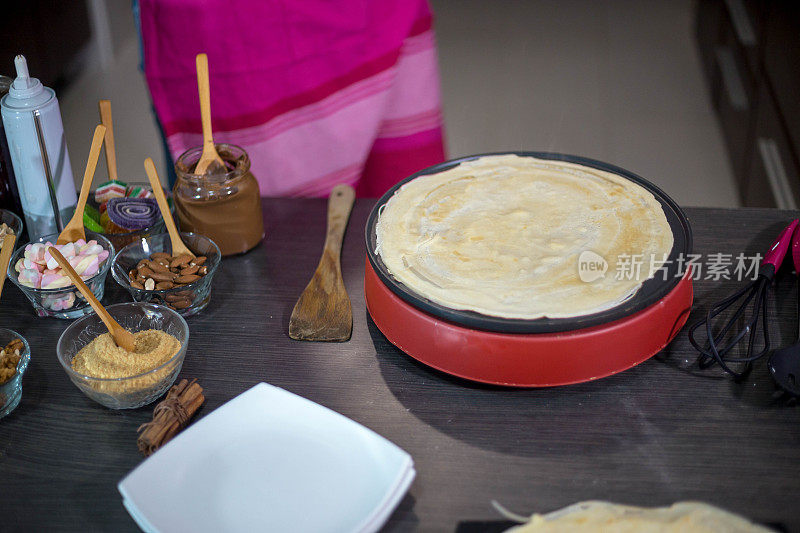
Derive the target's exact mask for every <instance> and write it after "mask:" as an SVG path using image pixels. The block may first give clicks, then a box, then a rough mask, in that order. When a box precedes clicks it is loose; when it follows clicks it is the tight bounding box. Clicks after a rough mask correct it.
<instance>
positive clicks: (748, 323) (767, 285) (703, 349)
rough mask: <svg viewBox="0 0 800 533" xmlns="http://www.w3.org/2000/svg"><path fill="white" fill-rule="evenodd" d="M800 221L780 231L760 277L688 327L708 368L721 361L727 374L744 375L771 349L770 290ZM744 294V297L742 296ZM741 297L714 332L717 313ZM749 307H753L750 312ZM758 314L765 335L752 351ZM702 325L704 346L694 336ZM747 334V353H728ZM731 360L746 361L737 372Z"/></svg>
mask: <svg viewBox="0 0 800 533" xmlns="http://www.w3.org/2000/svg"><path fill="white" fill-rule="evenodd" d="M798 222H800V221H798V220H793V221H792V223H791V224H789V225H788V226H787V227H786V228H785V229H784V230H783V231H782V232H781V234H780V236H779V237H778V240H776V241H775V243H774V244H773V245H772V247H771V248H770V249H769V251H768V252H767V254H766V255H765V257H764V260H763V261H762V263H761V266H760V267H759V270H758V277H757V278H756V279H755V280H753V281H752V282H750V283H748V284H747V285H746V286H745V287H744V288H742V289H740V290H738V291H736V292H735V293H733V294H731V295H730V296H728V297H727V298H725V299H724V300H722V301H721V302H719V303H718V304H716V305H715V306H714V307H712V308H711V309H710V310H709V311H708V313H707V314H706V316H705V318H703V319H701V320H699V321H697V322H696V323H694V324H692V326H691V327H690V328H689V342H691V343H692V346H694V347H695V348H696V349H697V351H699V352H700V357H699V358H698V360H697V362H698V364H699V365H700V368H709V367H711V366H713V365H714V364H718V365H719V366H720V367H721V368H722V369H723V370H724V371H725V372H727V373H728V374H731V375H732V376H734V377H735V378H736V379H741V378H743V377H744V376H746V375H747V373H748V372H749V371H750V368H751V365H752V363H753V362H754V361H756V360H757V359H759V358H761V357H763V356H764V355H765V354H766V353H767V352H768V351H769V345H770V344H769V317H768V316H767V315H768V314H767V301H768V299H769V292H770V289H771V287H772V282H773V280H774V279H775V273H776V272H777V271H778V268H779V267H780V265H781V263H782V262H783V258H784V256H785V255H786V251H787V250H788V249H789V243H790V242H791V239H792V233H794V231H795V228H797V226H798ZM742 298H744V299H743V300H742ZM739 300H741V302H740V303H739V304H738V307H737V308H736V311H735V312H734V313H733V315H732V316H731V317H730V318H729V319H728V321H727V323H725V325H724V326H723V327H722V329H720V330H719V331H718V332H717V333H716V334H715V333H714V328H713V326H714V321H715V319H716V318H717V316H719V315H720V314H722V313H725V312H726V311H727V310H728V309H729V308H731V307H732V306H734V305H735V304H736V302H737V301H739ZM748 308H749V309H750V311H749V314H748ZM746 314H747V315H748V316H747V318H746V319H745V322H744V327H743V328H742V329H741V330H740V331H738V332H737V333H735V334H734V333H732V332H731V330H733V328H734V327H735V326H736V325H737V324H739V323H740V320H741V319H742V317H744V316H745V315H746ZM759 318H760V319H761V328H760V329H761V333H762V337H763V347H762V348H761V350H759V351H758V352H756V353H753V351H754V349H755V346H756V341H757V339H758V330H759ZM703 325H705V331H706V343H705V346H701V345H700V343H699V342H697V340H696V339H695V332H696V331H697V330H698V329H699V328H700V327H701V326H703ZM729 332H731V335H730V337H731V338H730V339H729V340H728V341H727V342H725V338H726V336H728V334H729ZM745 337H747V352H746V354H745V356H744V357H729V356H728V353H729V352H730V351H731V350H732V349H733V348H734V346H736V345H737V344H739V343H740V342H741V341H742V339H744V338H745ZM731 364H734V365H740V364H741V365H743V367H742V368H743V370H741V371H740V372H737V371H736V370H734V369H733V368H731V366H730V365H731Z"/></svg>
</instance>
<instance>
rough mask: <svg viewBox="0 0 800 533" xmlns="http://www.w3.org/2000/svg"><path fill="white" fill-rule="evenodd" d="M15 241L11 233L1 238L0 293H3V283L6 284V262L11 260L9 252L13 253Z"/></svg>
mask: <svg viewBox="0 0 800 533" xmlns="http://www.w3.org/2000/svg"><path fill="white" fill-rule="evenodd" d="M15 242H17V236H16V235H14V234H13V233H12V234H10V235H6V236H5V238H3V251H2V252H0V295H2V294H3V285H5V284H6V274H7V273H8V263H9V261H11V254H13V253H14V243H15Z"/></svg>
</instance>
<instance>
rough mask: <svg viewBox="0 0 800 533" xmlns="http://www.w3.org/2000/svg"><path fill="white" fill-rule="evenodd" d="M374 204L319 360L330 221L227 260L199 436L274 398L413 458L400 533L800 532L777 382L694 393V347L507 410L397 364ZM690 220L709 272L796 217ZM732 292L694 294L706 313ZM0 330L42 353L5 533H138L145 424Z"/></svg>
mask: <svg viewBox="0 0 800 533" xmlns="http://www.w3.org/2000/svg"><path fill="white" fill-rule="evenodd" d="M372 204H373V202H372V201H368V200H359V201H358V202H357V204H356V206H355V208H354V211H353V215H352V218H351V221H350V227H349V230H348V233H347V236H346V238H345V244H344V251H343V264H342V268H343V271H344V278H345V285H346V286H347V290H348V292H349V294H350V297H351V299H352V303H353V314H354V327H353V338H352V340H350V341H349V342H346V343H341V344H326V343H306V342H296V341H292V340H290V339H289V337H288V334H287V324H288V320H289V315H290V313H291V310H292V307H293V305H294V302H295V300H296V298H297V297H298V295H299V294H300V292H301V291H302V290H303V288H304V287H305V284H306V283H307V281H308V279H309V278H310V276H311V274H312V272H313V271H314V268H315V267H316V263H317V260H318V257H319V254H320V252H321V250H322V242H323V238H324V226H325V206H326V201H325V200H321V199H320V200H266V201H265V202H264V217H265V220H266V228H267V238H266V240H265V242H264V243H263V244H262V245H261V246H259V247H258V248H256V249H255V250H253V251H251V252H250V253H248V254H246V255H244V256H241V257H235V258H231V259H226V260H224V262H223V264H222V268H221V271H220V272H219V273H218V274H217V277H216V279H215V280H214V289H213V296H212V300H211V303H210V304H209V306H208V308H207V309H206V310H205V311H204V312H203V313H201V314H200V315H198V316H196V317H192V318H190V319H189V325H190V328H191V338H190V343H189V351H188V355H187V357H186V362H185V364H184V366H183V371H182V373H181V375H182V376H184V377H197V378H199V380H200V382H201V384H202V385H203V387H204V388H205V390H206V395H207V398H208V399H207V402H206V404H205V405H204V407H203V408H202V410H201V411H200V414H199V416H203V415H205V414H208V413H209V412H211V411H212V410H213V409H215V408H217V407H218V406H220V405H221V404H222V403H224V402H226V401H228V400H230V399H231V398H233V397H234V396H236V395H237V394H239V393H241V392H243V391H245V390H246V389H248V388H250V387H251V386H253V385H254V384H256V383H258V382H260V381H265V382H267V383H271V384H273V385H277V386H279V387H283V388H285V389H287V390H289V391H291V392H294V393H296V394H299V395H301V396H304V397H306V398H309V399H311V400H313V401H315V402H318V403H320V404H322V405H325V406H327V407H330V408H331V409H334V410H336V411H338V412H340V413H342V414H344V415H345V416H348V417H350V418H352V419H354V420H356V421H357V422H360V423H361V424H364V425H365V426H367V427H369V428H371V429H373V430H375V431H376V432H378V433H379V434H381V435H383V436H385V437H386V438H388V439H389V440H391V441H393V442H395V443H396V444H398V445H399V446H400V447H402V448H403V449H405V450H406V451H408V452H409V453H410V454H411V455H412V456H413V458H414V461H415V464H416V469H417V478H416V480H415V481H414V483H413V485H412V486H411V490H410V491H409V493H408V495H407V496H406V497H405V498H404V499H403V501H402V503H401V504H400V506H399V507H398V509H397V511H396V512H395V513H394V514H393V516H392V517H391V519H390V522H389V524H388V525H387V527H386V530H388V531H410V530H425V531H453V530H460V531H485V530H493V529H496V526H497V524H492V523H489V524H484V522H492V521H497V520H500V519H501V517H499V516H498V515H497V514H496V512H495V511H494V510H493V509H492V507H491V505H490V501H491V500H497V501H499V502H501V503H502V504H503V505H505V506H506V507H507V508H509V509H511V510H513V511H516V512H518V513H523V514H527V513H532V512H536V511H538V512H547V511H551V510H554V509H557V508H560V507H563V506H566V505H568V504H571V503H574V502H577V501H580V500H587V499H607V500H612V501H616V502H622V503H628V504H634V505H666V504H670V503H672V502H675V501H678V500H703V501H706V502H709V503H712V504H716V505H719V506H722V507H725V508H727V509H730V510H732V511H735V512H739V513H742V514H744V515H746V516H749V517H750V518H752V519H754V520H756V521H759V522H765V523H772V524H777V525H778V526H779V527H782V528H783V529H784V530H787V531H800V507H799V506H798V495H799V494H800V406H796V405H792V404H791V403H787V402H786V401H785V400H784V399H776V398H775V397H774V393H775V387H774V385H773V384H772V382H771V380H770V378H769V375H768V372H767V369H766V366H765V364H764V363H765V362H763V361H762V362H761V363H759V364H758V365H757V366H756V368H755V369H754V371H753V373H752V375H751V377H750V378H749V379H748V380H747V381H746V382H745V383H743V384H736V383H733V382H732V381H731V380H730V379H728V378H727V377H724V376H721V375H720V373H719V372H714V371H711V372H708V373H700V372H698V371H697V370H696V369H695V368H694V367H693V362H694V360H695V354H694V352H693V351H692V349H691V346H690V345H689V343H688V341H687V339H686V335H685V332H682V333H681V334H680V335H679V337H678V338H677V339H676V340H675V341H674V342H673V343H672V345H671V346H669V347H668V348H667V349H666V350H664V351H663V352H662V353H660V354H659V355H657V356H656V357H654V358H653V359H650V360H649V361H646V362H645V363H643V364H641V365H639V366H637V367H635V368H633V369H631V370H628V371H626V372H623V373H621V374H618V375H616V376H612V377H609V378H606V379H602V380H599V381H596V382H593V383H585V384H581V385H573V386H568V387H559V388H551V389H539V390H536V389H530V390H512V389H503V388H498V387H490V386H483V385H478V384H475V383H470V382H466V381H463V380H460V379H456V378H452V377H449V376H447V375H444V374H442V373H439V372H436V371H433V370H431V369H429V368H427V367H425V366H423V365H421V364H418V363H416V362H415V361H414V360H412V359H410V358H409V357H407V356H406V355H404V354H403V353H402V352H400V351H399V350H397V349H396V348H394V347H393V346H392V345H391V344H389V343H388V342H387V340H386V339H385V338H384V337H383V336H382V335H381V333H380V331H378V329H377V328H376V327H375V325H374V324H373V323H372V322H371V320H370V319H369V318H368V316H367V313H366V308H365V304H364V293H363V286H362V284H363V268H364V250H365V245H364V235H363V228H364V224H365V221H366V218H367V214H368V213H369V210H370V208H371V206H372ZM687 214H688V215H689V218H690V219H691V222H692V227H693V229H694V237H695V251H696V252H698V253H702V254H709V253H716V252H722V253H732V254H737V253H739V252H748V253H755V252H762V253H763V251H764V250H765V249H766V248H767V247H768V246H769V245H770V244H771V242H772V240H773V238H774V237H775V236H776V235H777V234H778V233H779V231H780V229H781V228H782V227H783V226H784V225H785V224H786V223H787V222H788V221H789V219H790V218H791V216H792V213H787V212H781V211H776V210H755V209H747V210H745V209H738V210H721V209H687ZM735 286H737V283H736V282H714V281H705V280H701V281H698V282H696V285H695V287H696V305H697V307H698V308H699V309H704V308H705V307H706V306H707V305H708V303H709V302H710V300H711V299H712V298H714V297H718V296H720V295H722V294H724V293H725V292H727V291H728V290H730V289H731V288H733V287H735ZM106 287H107V295H106V297H105V299H104V301H105V302H106V303H113V302H118V301H123V300H125V299H127V293H124V292H123V291H122V290H120V289H119V287H117V286H116V284H115V282H114V281H113V280H112V279H111V277H110V276H109V279H108V281H107V283H106ZM794 291H795V280H794V279H793V278H792V277H791V275H789V274H785V275H784V276H783V277H782V278H781V279H780V283H779V285H778V290H777V291H776V298H775V299H774V301H773V307H774V311H775V315H774V316H775V318H774V319H773V320H772V322H771V323H772V325H773V330H774V333H773V339H774V341H775V342H776V343H777V344H784V343H789V342H793V341H794V338H795V335H796V328H797V325H796V318H795V292H794ZM694 316H697V313H696V312H695V314H694ZM690 320H691V319H690ZM0 323H2V324H3V326H5V327H10V328H12V329H15V330H17V331H19V332H20V333H21V334H23V335H24V336H25V337H26V338H27V339H28V341H29V342H30V344H31V347H32V352H33V354H32V358H31V363H30V366H29V368H28V371H27V374H26V375H25V379H24V393H23V397H22V402H21V403H20V405H19V407H18V408H17V409H16V411H14V412H13V413H12V414H11V415H9V416H8V417H6V418H5V419H2V420H0V530H2V531H44V530H47V531H126V530H128V531H133V530H136V526H135V524H134V522H133V521H132V520H131V519H130V517H129V516H128V514H127V512H125V510H124V508H123V507H122V503H121V498H120V495H119V494H118V492H117V489H116V484H117V482H118V481H119V480H120V479H121V478H122V477H123V476H124V475H125V474H126V473H128V472H129V471H130V470H131V469H132V468H134V467H135V466H136V465H137V464H138V463H139V462H140V461H141V460H142V457H141V456H140V455H139V453H138V451H137V449H136V428H137V426H139V424H141V423H143V422H145V421H146V420H148V419H149V418H150V416H151V413H152V406H150V407H149V408H147V407H145V408H141V409H136V410H131V411H112V410H109V409H106V408H105V407H102V406H100V405H99V404H96V403H94V402H93V401H91V400H89V399H88V398H87V397H85V396H84V395H83V394H82V393H81V392H80V391H78V389H77V388H75V386H73V385H72V383H71V382H70V381H69V380H68V379H67V376H66V375H65V373H64V371H63V369H62V368H61V367H60V366H59V364H58V362H57V361H56V354H55V346H56V340H57V339H58V336H59V334H60V333H61V332H62V330H63V329H64V328H65V327H66V326H67V322H64V321H61V320H56V319H41V318H37V317H35V316H34V315H33V312H32V310H31V307H30V306H29V305H28V302H27V301H26V300H25V299H24V297H23V296H22V294H21V293H20V292H19V290H17V289H16V288H15V287H13V286H11V285H10V284H7V286H6V289H5V292H4V294H3V301H2V305H0ZM332 489H334V490H335V488H333V487H332ZM309 512H314V510H313V509H309ZM492 526H495V527H492Z"/></svg>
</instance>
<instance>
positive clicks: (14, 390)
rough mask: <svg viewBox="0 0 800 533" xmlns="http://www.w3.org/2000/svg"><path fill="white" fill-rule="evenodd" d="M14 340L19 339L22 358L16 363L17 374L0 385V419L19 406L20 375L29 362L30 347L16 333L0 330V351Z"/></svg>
mask: <svg viewBox="0 0 800 533" xmlns="http://www.w3.org/2000/svg"><path fill="white" fill-rule="evenodd" d="M14 339H20V340H21V341H22V344H23V345H24V351H23V353H22V354H20V355H21V356H22V357H20V359H19V363H17V373H16V374H14V376H13V377H12V378H11V379H10V380H8V381H7V382H6V383H3V384H2V385H0V418H3V417H4V416H6V415H7V414H8V413H10V412H11V411H13V410H14V409H16V408H17V405H19V401H20V399H22V375H23V374H24V373H25V369H26V368H28V362H30V360H31V347H30V345H29V344H28V341H26V340H25V337H23V336H22V335H20V334H19V333H17V332H16V331H12V330H10V329H4V328H0V349H1V348H3V347H5V345H7V344H8V343H9V342H11V341H13V340H14Z"/></svg>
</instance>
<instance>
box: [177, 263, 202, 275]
mask: <svg viewBox="0 0 800 533" xmlns="http://www.w3.org/2000/svg"><path fill="white" fill-rule="evenodd" d="M198 270H200V267H199V266H197V265H194V266H187V267H186V268H184V269H182V270H181V276H186V275H189V274H194V273H195V272H197V271H198Z"/></svg>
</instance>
